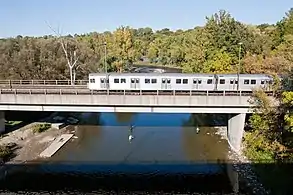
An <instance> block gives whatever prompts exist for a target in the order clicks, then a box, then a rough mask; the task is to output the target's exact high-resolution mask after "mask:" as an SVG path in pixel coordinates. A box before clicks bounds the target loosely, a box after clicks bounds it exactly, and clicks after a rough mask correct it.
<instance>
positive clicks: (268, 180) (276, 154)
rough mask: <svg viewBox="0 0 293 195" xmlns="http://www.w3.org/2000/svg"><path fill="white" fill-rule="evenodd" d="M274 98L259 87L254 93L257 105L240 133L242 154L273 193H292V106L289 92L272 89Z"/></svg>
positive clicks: (292, 99) (292, 94) (292, 101)
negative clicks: (248, 125) (242, 135)
mask: <svg viewBox="0 0 293 195" xmlns="http://www.w3.org/2000/svg"><path fill="white" fill-rule="evenodd" d="M275 94H276V95H275V96H274V100H275V101H276V102H278V103H279V104H278V106H275V104H274V103H275V102H274V101H272V98H271V97H269V96H267V94H265V93H264V92H263V91H262V90H257V91H255V92H254V96H253V97H252V103H253V104H255V105H257V106H258V107H257V108H255V112H254V114H253V115H252V116H251V117H250V118H249V122H250V125H251V129H250V130H249V131H247V132H245V135H244V142H243V144H244V150H243V152H244V154H245V155H246V156H247V157H248V158H249V159H251V160H252V162H253V165H254V166H253V167H254V168H255V171H256V173H257V174H258V175H259V178H260V180H261V181H262V182H263V183H264V184H265V186H266V187H268V188H269V189H270V190H271V191H272V193H273V194H292V193H293V189H292V188H291V185H290V184H291V183H292V182H293V179H292V175H293V170H292V167H291V165H292V162H293V130H292V126H293V123H292V122H293V115H292V112H291V109H292V106H293V92H292V91H286V92H284V91H280V90H276V91H275Z"/></svg>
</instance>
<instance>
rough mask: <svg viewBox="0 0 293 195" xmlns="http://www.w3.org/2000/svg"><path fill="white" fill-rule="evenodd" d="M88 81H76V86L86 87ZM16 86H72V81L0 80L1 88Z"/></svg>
mask: <svg viewBox="0 0 293 195" xmlns="http://www.w3.org/2000/svg"><path fill="white" fill-rule="evenodd" d="M87 83H88V80H76V81H75V82H74V85H77V86H79V85H83V86H86V85H87ZM3 85H6V86H14V85H33V86H34V85H36V86H38V85H54V86H56V85H70V86H71V83H70V80H0V86H3Z"/></svg>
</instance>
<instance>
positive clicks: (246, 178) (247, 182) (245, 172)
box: [216, 127, 270, 195]
mask: <svg viewBox="0 0 293 195" xmlns="http://www.w3.org/2000/svg"><path fill="white" fill-rule="evenodd" d="M216 129H217V132H216V134H217V135H219V136H220V137H221V138H222V139H226V140H227V127H216ZM242 150H243V149H242ZM227 161H228V162H227V163H229V164H230V165H232V167H233V170H234V171H236V173H237V175H238V177H237V178H238V186H242V188H244V187H243V186H245V189H246V190H247V191H249V193H251V194H255V195H267V194H270V192H269V191H268V190H267V189H266V188H265V187H264V185H263V184H262V183H261V182H260V180H259V177H258V175H257V173H256V171H255V169H254V167H253V163H252V162H251V161H249V160H248V158H247V157H246V156H245V155H244V154H243V153H240V154H237V153H235V152H234V151H233V150H232V149H230V150H229V153H228V157H227ZM238 186H237V187H238ZM237 187H236V188H237ZM235 190H236V191H238V190H239V189H235Z"/></svg>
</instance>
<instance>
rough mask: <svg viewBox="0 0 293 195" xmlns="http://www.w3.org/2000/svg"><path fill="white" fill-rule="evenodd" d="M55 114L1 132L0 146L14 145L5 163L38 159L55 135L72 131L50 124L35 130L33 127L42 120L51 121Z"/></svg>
mask: <svg viewBox="0 0 293 195" xmlns="http://www.w3.org/2000/svg"><path fill="white" fill-rule="evenodd" d="M56 116H58V113H54V114H52V115H51V116H49V117H47V118H45V119H41V120H40V122H34V123H31V124H28V125H26V126H24V127H21V128H19V129H17V130H14V131H12V132H9V133H7V134H3V135H2V136H1V138H0V146H7V145H14V146H15V147H14V148H13V154H12V156H11V158H10V159H9V160H8V162H7V163H21V162H25V161H33V160H36V159H39V158H40V156H39V155H40V153H41V152H43V151H44V150H45V149H46V148H47V147H48V146H50V144H51V143H52V142H53V141H54V140H55V139H56V138H57V137H59V136H61V135H63V134H67V133H72V132H74V131H73V130H72V129H70V128H68V126H65V127H64V128H61V129H57V128H54V127H52V126H51V127H50V128H48V129H45V130H44V131H43V132H41V131H40V132H38V131H36V129H35V127H36V125H37V124H43V122H44V121H49V122H52V121H53V118H54V117H56ZM47 124H50V123H47Z"/></svg>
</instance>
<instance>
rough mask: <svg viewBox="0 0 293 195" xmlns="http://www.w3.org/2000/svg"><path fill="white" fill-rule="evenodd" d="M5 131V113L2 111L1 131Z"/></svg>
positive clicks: (0, 118) (0, 119)
mask: <svg viewBox="0 0 293 195" xmlns="http://www.w3.org/2000/svg"><path fill="white" fill-rule="evenodd" d="M4 131H5V113H4V111H0V133H3V132H4Z"/></svg>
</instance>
